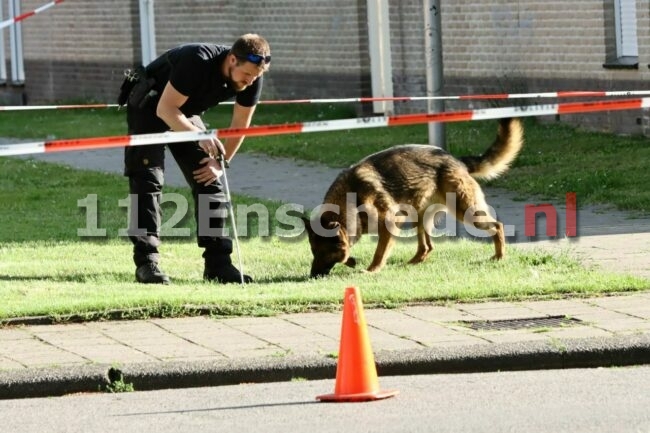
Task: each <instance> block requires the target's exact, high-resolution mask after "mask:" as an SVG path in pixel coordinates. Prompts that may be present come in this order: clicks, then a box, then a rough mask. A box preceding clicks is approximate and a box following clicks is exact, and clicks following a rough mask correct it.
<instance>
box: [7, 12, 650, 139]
mask: <svg viewBox="0 0 650 433" xmlns="http://www.w3.org/2000/svg"><path fill="white" fill-rule="evenodd" d="M0 1H4V0H0ZM366 1H367V0H330V1H317V0H256V1H253V0H238V1H223V0H174V1H173V0H157V1H156V2H155V13H156V29H157V41H156V43H157V48H158V51H159V52H162V51H164V50H165V49H167V48H170V47H172V46H175V45H178V44H181V43H184V42H194V41H215V42H221V43H224V44H229V43H231V42H232V41H233V40H234V39H235V38H236V37H237V36H238V35H239V34H242V33H246V32H258V33H260V34H262V35H264V36H265V37H266V38H267V39H268V40H269V42H270V44H271V47H272V52H273V64H272V68H271V71H270V72H269V74H268V76H267V80H266V86H265V89H264V94H263V98H265V99H269V98H312V97H319V98H321V97H359V96H369V95H370V61H369V57H368V36H367V22H366V21H367V20H366ZM423 3H424V2H423V0H389V10H390V19H391V28H390V34H391V49H392V59H393V84H394V91H395V95H396V96H405V95H408V96H421V95H424V94H425V92H426V84H425V83H426V79H425V66H426V64H425V62H426V60H425V57H424V55H423V53H424V38H425V34H424V22H423V16H424V6H423ZM42 4H43V0H24V1H23V6H22V10H23V12H25V11H28V10H32V9H34V8H36V7H38V6H40V5H42ZM5 10H6V7H5ZM637 15H638V22H637V28H638V46H639V65H638V68H637V69H608V68H605V67H603V65H604V64H605V63H607V62H608V60H610V59H611V57H612V55H613V52H614V35H613V32H614V28H613V0H574V1H570V2H567V1H553V0H550V1H542V0H528V1H524V0H483V1H480V2H477V1H475V0H454V1H453V2H452V1H450V2H443V4H442V30H443V53H444V55H443V62H444V76H445V87H444V91H445V93H446V94H467V93H492V92H510V93H513V92H537V91H555V90H597V89H598V90H621V89H625V90H629V89H644V88H646V87H647V85H646V83H647V82H649V79H650V69H649V68H648V63H650V6H648V3H647V2H645V1H641V0H637ZM5 35H6V33H5ZM139 35H140V34H139V19H138V1H137V0H113V1H112V2H110V3H107V2H98V1H91V0H75V1H70V2H64V3H61V4H59V5H57V6H55V7H53V8H51V9H49V10H47V11H45V12H43V13H41V14H37V15H35V16H33V17H30V18H28V19H27V20H25V21H23V39H24V54H25V70H26V81H25V86H24V88H21V89H22V91H24V92H25V94H26V95H27V101H28V103H48V102H60V101H72V100H75V101H79V100H82V101H100V102H113V101H114V99H115V95H116V93H117V89H118V88H119V84H120V82H121V80H122V72H123V70H124V69H125V68H128V67H130V66H131V65H132V64H133V63H134V62H136V61H137V59H138V58H139V56H140V52H139V37H140V36H139ZM7 39H8V38H7ZM10 87H11V86H9V87H7V88H6V89H5V90H9V89H10ZM0 92H1V89H0ZM527 102H530V101H518V103H527ZM511 103H514V102H513V101H509V102H508V104H509V105H510V104H511ZM483 104H485V103H483ZM477 106H479V103H476V102H469V103H468V102H463V103H462V104H461V103H455V104H454V103H448V104H447V109H457V108H462V109H466V108H475V107H477ZM422 109H424V104H423V103H422V104H413V103H410V104H396V111H397V112H413V111H421V110H422ZM643 117H644V116H643V113H641V112H639V113H632V112H629V111H625V112H620V113H612V114H611V115H606V114H602V115H594V114H589V115H576V116H572V117H566V120H569V121H573V122H577V123H581V124H584V125H587V126H590V127H593V128H597V129H603V130H612V131H618V132H640V131H641V129H642V125H644V124H646V125H648V124H650V121H649V120H648V119H647V116H646V119H645V120H643ZM644 122H645V123H644Z"/></svg>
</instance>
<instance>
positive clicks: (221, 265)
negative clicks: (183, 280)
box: [169, 143, 253, 283]
mask: <svg viewBox="0 0 650 433" xmlns="http://www.w3.org/2000/svg"><path fill="white" fill-rule="evenodd" d="M169 149H170V150H171V153H172V155H174V158H175V159H176V161H177V162H178V165H179V167H180V168H181V171H182V172H183V174H184V175H185V179H186V180H187V182H188V184H189V185H190V186H191V188H192V196H193V198H194V218H195V220H196V227H197V242H198V245H199V247H200V248H204V252H203V258H204V261H205V268H204V271H203V278H204V279H205V280H207V281H217V282H220V283H240V282H241V281H242V275H241V272H240V271H239V270H238V269H237V268H236V267H235V266H234V265H233V264H232V259H231V254H232V250H233V249H232V240H231V239H230V237H229V236H228V235H229V233H228V228H227V227H225V226H226V221H227V219H228V212H229V211H230V210H229V209H228V207H229V203H228V202H227V200H226V194H225V193H224V190H223V186H222V184H221V182H220V181H219V180H217V181H215V182H212V183H210V184H208V185H204V184H200V183H197V182H196V181H195V180H194V178H193V175H192V172H193V171H194V170H196V169H198V168H200V167H201V165H200V164H199V161H200V160H201V159H203V158H205V157H206V154H205V153H204V152H203V151H202V150H201V148H199V147H198V144H196V143H179V144H170V145H169ZM243 279H244V282H246V283H250V282H252V281H253V279H252V278H251V277H250V276H248V275H244V276H243Z"/></svg>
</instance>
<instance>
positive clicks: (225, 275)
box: [122, 34, 271, 284]
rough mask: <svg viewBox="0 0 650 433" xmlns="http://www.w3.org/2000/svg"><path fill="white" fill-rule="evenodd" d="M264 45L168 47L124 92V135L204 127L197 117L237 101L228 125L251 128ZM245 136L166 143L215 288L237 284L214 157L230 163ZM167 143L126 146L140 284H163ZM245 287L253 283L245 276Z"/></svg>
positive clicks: (243, 40) (250, 39)
mask: <svg viewBox="0 0 650 433" xmlns="http://www.w3.org/2000/svg"><path fill="white" fill-rule="evenodd" d="M270 54H271V52H270V48H269V44H268V43H267V42H266V40H264V39H263V38H262V37H261V36H259V35H256V34H246V35H243V36H241V37H240V38H239V39H237V41H235V43H234V44H233V46H232V47H230V48H229V47H226V46H221V45H214V44H188V45H182V46H179V47H176V48H173V49H171V50H169V51H168V52H166V53H165V54H163V55H162V56H160V57H159V58H157V59H156V60H154V61H153V62H151V64H149V65H148V66H147V67H146V68H145V69H144V72H143V71H141V73H140V75H144V76H143V77H136V80H135V81H136V82H137V84H135V86H134V87H133V89H132V90H131V91H130V92H129V93H128V95H129V96H128V104H127V123H128V128H129V134H131V135H133V134H144V133H153V132H164V131H168V130H172V131H201V130H205V127H204V125H203V122H202V121H201V118H200V117H199V115H200V114H202V113H203V112H204V111H205V110H206V109H208V108H210V107H213V106H216V105H217V104H218V103H219V102H223V101H225V100H227V99H230V98H232V97H233V96H234V97H235V104H234V108H233V114H232V120H231V124H230V126H231V128H246V127H248V126H249V125H250V123H251V119H252V117H253V112H254V111H255V106H256V104H257V102H258V101H259V97H260V92H261V90H262V75H263V74H264V73H265V72H266V71H267V70H268V68H269V64H270V61H271V55H270ZM122 96H124V95H122ZM243 140H244V137H238V138H229V139H226V140H225V141H224V143H223V144H222V143H221V142H220V141H219V140H218V139H217V138H216V137H211V138H207V139H204V140H201V141H199V142H189V143H170V144H168V145H167V147H168V148H169V151H170V153H171V155H172V156H173V157H174V159H175V160H176V162H177V163H178V165H179V167H180V169H181V171H182V172H183V174H184V176H185V179H186V180H187V182H188V184H189V186H190V187H191V189H192V196H193V199H194V217H195V219H196V225H197V230H198V233H197V241H198V245H199V247H200V248H203V249H204V251H203V258H204V260H205V268H204V272H203V278H204V279H205V280H207V281H215V282H220V283H233V282H241V280H242V275H241V273H240V271H239V270H238V269H237V268H236V267H235V266H233V264H232V261H231V257H230V255H231V253H232V240H231V239H230V238H228V237H227V236H225V234H224V230H223V228H224V224H225V221H226V216H227V202H226V196H225V193H224V191H223V187H222V184H221V182H220V177H221V175H222V174H223V171H222V170H223V168H222V167H221V165H220V162H219V160H218V159H217V158H218V157H219V155H223V156H224V158H225V160H226V161H230V160H231V159H232V157H233V156H234V155H235V153H236V152H237V149H238V148H239V146H240V145H241V144H242V142H243ZM164 156H165V145H164V144H160V145H150V146H137V147H127V148H126V151H125V158H124V160H125V175H126V176H128V177H129V190H130V194H131V198H132V199H131V200H132V205H131V206H130V213H131V215H130V217H129V226H130V228H129V238H130V239H131V241H132V242H133V260H134V262H135V266H136V272H135V277H136V280H137V281H138V282H141V283H157V284H168V283H169V282H170V279H169V277H168V276H167V275H166V274H165V273H164V272H163V271H162V270H161V269H160V267H159V259H160V255H159V251H158V247H159V246H160V225H161V219H162V216H161V209H160V203H161V194H162V187H163V183H164V177H163V172H164ZM243 278H244V281H245V282H251V281H252V278H251V277H249V276H248V275H244V276H243Z"/></svg>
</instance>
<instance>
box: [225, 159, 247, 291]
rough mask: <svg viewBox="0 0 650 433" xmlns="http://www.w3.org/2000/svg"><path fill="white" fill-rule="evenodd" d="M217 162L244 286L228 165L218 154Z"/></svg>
mask: <svg viewBox="0 0 650 433" xmlns="http://www.w3.org/2000/svg"><path fill="white" fill-rule="evenodd" d="M219 162H220V163H221V168H222V169H223V186H224V189H225V193H226V201H227V202H228V207H229V209H228V213H229V214H230V224H231V225H232V234H233V238H234V239H235V247H236V248H237V260H238V261H239V277H240V278H241V283H242V285H244V284H245V283H244V265H243V263H242V259H241V248H239V237H238V236H237V225H236V224H235V212H234V209H233V205H232V198H231V197H230V186H229V185H228V176H227V175H226V171H227V170H226V168H230V164H228V161H226V158H225V157H224V156H223V154H222V153H220V154H219Z"/></svg>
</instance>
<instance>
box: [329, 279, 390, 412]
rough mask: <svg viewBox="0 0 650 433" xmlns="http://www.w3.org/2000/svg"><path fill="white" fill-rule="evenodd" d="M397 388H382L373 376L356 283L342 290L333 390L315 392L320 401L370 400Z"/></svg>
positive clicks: (374, 373) (385, 396) (385, 395)
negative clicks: (332, 391)
mask: <svg viewBox="0 0 650 433" xmlns="http://www.w3.org/2000/svg"><path fill="white" fill-rule="evenodd" d="M397 393H398V391H395V390H390V391H382V390H380V388H379V381H378V379H377V367H376V366H375V358H374V355H373V353H372V348H371V347H370V340H369V338H368V330H367V325H366V318H365V315H364V313H363V304H362V302H361V294H360V292H359V289H357V288H356V287H348V288H347V289H346V290H345V298H344V302H343V324H342V326H341V341H340V348H339V357H338V363H337V366H336V385H335V387H334V393H333V394H324V395H319V396H317V397H316V398H317V399H318V400H320V401H328V402H344V401H350V402H352V401H371V400H381V399H384V398H388V397H392V396H394V395H396V394H397Z"/></svg>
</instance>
